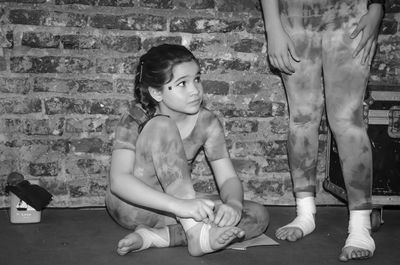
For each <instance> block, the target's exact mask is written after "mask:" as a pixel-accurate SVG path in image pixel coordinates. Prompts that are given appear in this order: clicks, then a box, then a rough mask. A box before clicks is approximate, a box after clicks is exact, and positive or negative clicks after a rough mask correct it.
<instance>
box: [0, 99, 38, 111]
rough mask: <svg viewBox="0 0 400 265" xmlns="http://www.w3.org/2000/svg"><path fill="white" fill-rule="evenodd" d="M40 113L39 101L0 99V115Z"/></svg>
mask: <svg viewBox="0 0 400 265" xmlns="http://www.w3.org/2000/svg"><path fill="white" fill-rule="evenodd" d="M41 111H42V102H41V100H40V99H29V98H25V99H22V100H21V99H12V98H3V99H0V114H28V113H37V112H41Z"/></svg>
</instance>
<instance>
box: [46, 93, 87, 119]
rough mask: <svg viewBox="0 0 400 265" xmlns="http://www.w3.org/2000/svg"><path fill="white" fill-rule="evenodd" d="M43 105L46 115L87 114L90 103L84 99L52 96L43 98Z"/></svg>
mask: <svg viewBox="0 0 400 265" xmlns="http://www.w3.org/2000/svg"><path fill="white" fill-rule="evenodd" d="M44 106H45V110H46V114H47V115H54V114H87V113H89V109H90V107H91V103H90V101H88V100H85V99H73V98H62V97H54V98H49V99H45V102H44Z"/></svg>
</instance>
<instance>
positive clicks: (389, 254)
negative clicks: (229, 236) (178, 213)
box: [0, 207, 400, 265]
mask: <svg viewBox="0 0 400 265" xmlns="http://www.w3.org/2000/svg"><path fill="white" fill-rule="evenodd" d="M268 209H269V211H270V215H271V224H270V226H269V227H268V229H267V231H266V234H267V235H268V236H270V237H271V238H273V239H275V237H274V231H275V230H276V229H277V228H278V227H279V226H280V225H283V224H286V223H287V222H289V221H290V220H291V219H292V218H293V217H294V214H295V209H294V207H268ZM317 211H318V212H317V229H316V230H315V232H314V233H312V234H311V235H309V236H307V237H306V238H304V239H302V240H300V241H299V242H296V243H289V242H284V241H278V242H279V243H280V245H279V246H258V247H252V248H248V249H247V250H246V251H241V250H224V251H220V252H217V253H213V254H209V255H205V256H203V257H196V258H195V257H191V256H189V254H188V252H187V250H186V248H185V247H176V248H166V249H149V250H146V251H142V252H138V253H130V254H128V255H127V256H124V257H121V256H118V255H117V254H116V252H115V248H116V244H117V242H118V240H119V239H121V238H122V237H123V236H125V235H126V234H127V233H128V232H129V231H128V230H125V229H123V228H121V227H119V226H118V225H117V224H116V223H114V222H113V221H112V220H111V218H110V217H109V216H108V214H107V212H106V211H105V210H104V209H103V208H100V209H80V210H79V209H45V210H44V211H42V218H41V222H40V223H37V224H11V223H10V222H9V216H8V212H7V210H6V209H3V210H0V238H1V240H0V260H1V264H5V265H64V264H65V265H67V264H68V265H103V264H104V265H105V264H107V265H120V264H129V265H132V264H140V265H147V264H149V265H150V264H151V265H158V264H163V265H169V264H171V265H179V264H185V265H186V264H190V265H198V264H199V265H200V264H202V265H204V264H207V265H208V264H210V265H211V264H215V265H224V264H226V265H236V264H238V265H239V264H240V265H247V264H251V265H258V264H260V265H261V264H262V265H265V264H268V265H280V264H282V265H290V264H296V265H303V264H304V265H305V264H307V265H314V264H315V265H316V264H318V265H323V264H329V265H331V264H345V263H342V262H339V261H338V259H337V257H338V254H339V252H340V249H341V247H342V246H343V244H344V241H345V239H346V232H347V210H346V208H345V207H318V210H317ZM383 219H384V221H385V224H384V225H383V226H382V227H381V228H380V229H379V230H378V231H377V232H375V233H374V235H373V237H374V239H375V242H376V246H377V250H376V252H375V256H374V257H373V258H372V259H369V260H363V261H351V262H347V263H346V264H349V265H351V264H363V265H364V264H365V265H370V264H377V265H378V264H379V265H396V264H399V261H400V250H399V246H400V209H399V208H395V209H384V212H383Z"/></svg>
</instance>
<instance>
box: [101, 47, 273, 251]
mask: <svg viewBox="0 0 400 265" xmlns="http://www.w3.org/2000/svg"><path fill="white" fill-rule="evenodd" d="M135 97H136V100H137V101H138V102H140V104H141V108H140V107H138V106H135V107H133V108H132V109H131V110H130V112H129V113H126V114H124V115H123V116H122V118H121V119H120V121H119V123H118V125H117V128H116V132H115V140H114V146H113V153H112V158H111V171H110V178H109V185H108V189H107V196H106V205H107V209H108V211H109V213H110V215H111V216H112V218H113V219H114V220H115V221H116V222H118V223H119V224H120V225H121V226H123V227H125V228H128V229H132V230H133V232H132V233H130V234H128V235H127V236H126V237H124V238H123V239H121V240H120V241H119V242H118V247H117V252H118V254H120V255H125V254H127V253H129V252H131V251H140V250H143V249H146V248H150V247H172V246H182V245H187V246H188V250H189V253H190V254H191V255H192V256H201V255H203V254H206V253H210V252H214V251H217V250H220V249H223V248H225V247H226V246H227V245H228V244H230V243H232V242H235V241H238V240H243V239H250V238H253V237H256V236H258V235H260V234H261V233H263V232H264V231H265V229H266V228H267V226H268V222H269V216H268V213H267V211H266V209H265V207H263V206H262V205H260V204H257V203H255V202H250V201H244V200H243V188H242V185H241V182H240V180H239V178H238V176H237V174H236V172H235V170H234V168H233V165H232V162H231V160H230V158H229V154H228V151H227V147H226V143H225V138H224V132H223V128H222V126H221V124H220V122H219V120H218V119H217V117H216V116H215V115H214V114H213V113H212V112H211V111H209V110H207V109H205V108H204V107H202V100H203V87H202V85H201V81H200V66H199V63H198V61H197V59H196V58H195V57H194V55H193V54H192V53H191V52H190V51H189V50H187V49H186V48H185V47H183V46H180V45H169V44H163V45H160V46H157V47H153V48H151V49H150V50H149V51H148V52H147V53H146V54H144V55H143V56H142V57H141V58H140V61H139V64H138V67H137V74H136V80H135ZM201 148H203V149H204V152H205V154H206V156H207V159H208V161H209V162H210V165H211V168H212V171H213V174H214V177H215V180H216V185H217V187H218V191H219V197H218V196H210V197H209V198H205V197H204V198H199V197H197V195H196V192H195V191H194V188H193V183H192V180H191V176H190V165H189V163H191V162H193V161H194V159H195V157H196V155H197V154H198V152H199V150H200V149H201Z"/></svg>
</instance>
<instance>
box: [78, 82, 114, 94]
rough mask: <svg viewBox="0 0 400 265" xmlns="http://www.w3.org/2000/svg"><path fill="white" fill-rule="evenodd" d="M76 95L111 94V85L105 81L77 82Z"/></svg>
mask: <svg viewBox="0 0 400 265" xmlns="http://www.w3.org/2000/svg"><path fill="white" fill-rule="evenodd" d="M76 83H77V92H78V93H112V92H113V84H112V83H111V82H110V81H107V80H101V79H98V80H78V81H76Z"/></svg>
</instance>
